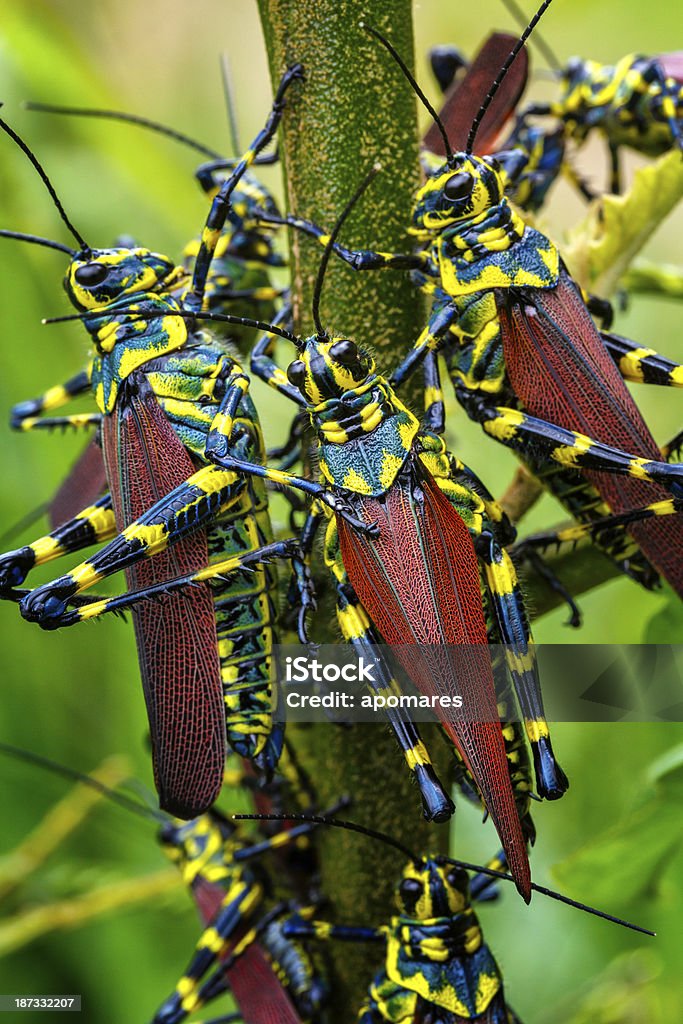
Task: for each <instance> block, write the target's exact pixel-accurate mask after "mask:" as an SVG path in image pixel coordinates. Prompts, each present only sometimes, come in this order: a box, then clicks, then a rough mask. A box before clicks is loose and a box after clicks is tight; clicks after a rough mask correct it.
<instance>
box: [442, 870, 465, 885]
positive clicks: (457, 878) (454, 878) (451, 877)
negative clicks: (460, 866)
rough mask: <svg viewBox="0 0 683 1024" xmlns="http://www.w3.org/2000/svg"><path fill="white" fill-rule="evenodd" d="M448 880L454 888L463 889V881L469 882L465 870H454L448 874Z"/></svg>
mask: <svg viewBox="0 0 683 1024" xmlns="http://www.w3.org/2000/svg"><path fill="white" fill-rule="evenodd" d="M446 881H447V882H448V884H449V885H452V886H453V888H454V889H461V888H462V886H463V883H465V884H466V883H467V874H466V873H465V872H464V871H458V870H452V871H449V872H448V874H447V875H446Z"/></svg>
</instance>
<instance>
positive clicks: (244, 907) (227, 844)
mask: <svg viewBox="0 0 683 1024" xmlns="http://www.w3.org/2000/svg"><path fill="white" fill-rule="evenodd" d="M0 753H3V754H6V755H8V756H10V757H12V758H15V759H20V760H24V761H27V762H28V763H29V764H32V765H36V766H37V767H40V768H42V769H44V770H47V771H49V772H52V773H54V774H58V775H61V776H63V777H66V778H68V779H73V780H75V781H78V782H81V783H83V784H84V785H86V786H88V787H90V788H92V789H94V790H96V791H97V792H98V793H100V794H102V795H103V796H106V797H107V798H108V799H110V800H111V801H113V802H114V803H116V804H117V805H118V806H120V807H123V808H124V809H125V810H127V811H129V812H131V813H134V814H136V815H138V816H139V817H143V818H145V819H146V820H147V821H150V820H152V821H156V822H157V823H160V825H161V827H160V830H159V834H158V841H159V844H160V846H161V848H162V849H163V851H164V853H165V854H166V856H167V857H168V858H169V859H170V860H171V861H172V862H173V863H174V864H175V865H176V867H177V868H178V870H179V872H180V874H181V876H182V880H183V882H184V884H185V886H186V887H187V889H188V891H189V892H190V894H191V896H192V899H193V900H194V902H195V904H196V906H197V910H198V912H199V915H200V918H201V921H202V926H203V931H202V934H201V936H200V938H199V940H198V942H197V946H196V952H195V955H194V956H193V957H192V959H191V962H190V964H189V966H188V968H187V970H186V972H185V974H184V975H183V977H182V979H181V981H180V982H179V983H178V986H177V987H176V991H175V992H174V994H173V995H172V996H171V997H169V999H167V1000H166V1001H165V1003H164V1006H163V1009H162V1010H160V1011H159V1013H158V1014H157V1015H156V1016H155V1022H156V1021H159V1022H161V1021H164V1022H170V1021H181V1020H184V1019H185V1017H186V1016H187V1015H188V1013H189V1012H190V1009H191V1008H199V1007H200V1006H202V1005H204V1004H205V1003H207V1002H209V1001H213V999H214V998H217V997H218V996H219V995H221V994H223V993H226V992H231V993H232V995H233V997H234V999H235V1001H236V1003H237V1005H238V1007H239V1009H240V1011H241V1016H240V1017H239V1018H236V1019H242V1017H243V1018H244V1020H245V1021H247V1022H248V1024H276V1022H277V1024H317V1022H318V1020H319V1014H320V1010H321V1007H322V1005H323V1004H324V1002H325V1000H326V998H327V986H326V983H325V982H324V980H323V978H322V977H321V975H320V973H319V971H318V969H317V967H316V965H315V964H314V962H313V960H312V959H311V957H310V956H309V954H308V953H307V951H306V950H305V949H304V948H303V947H302V945H301V943H299V942H298V941H297V940H296V939H293V938H289V937H287V936H285V935H284V933H283V928H284V920H285V918H286V916H287V915H288V914H290V913H296V914H297V915H303V917H304V919H305V918H307V917H308V916H310V914H311V913H312V908H311V907H308V906H307V905H306V904H304V903H301V902H298V901H296V900H292V901H290V902H291V906H290V904H288V903H283V902H276V901H275V900H274V898H273V896H272V889H273V885H272V882H271V879H270V877H269V875H268V874H267V873H266V872H265V870H264V869H262V868H261V869H260V870H259V869H257V868H256V867H255V866H254V861H255V860H256V861H260V859H261V857H263V856H264V855H267V854H270V853H274V852H275V853H276V852H279V851H284V850H286V849H288V848H291V847H293V846H296V845H297V844H298V843H299V842H301V840H302V838H304V837H306V836H308V835H309V834H310V833H311V832H312V831H313V830H315V829H316V828H317V824H316V823H314V822H313V823H312V822H307V823H304V824H303V825H301V824H299V825H294V826H291V825H290V827H289V828H285V829H282V828H281V829H280V830H279V831H276V832H275V833H273V834H272V835H271V836H270V837H269V838H267V839H263V840H260V839H258V838H257V839H256V840H255V839H254V837H253V836H250V835H249V834H247V833H246V832H245V831H244V829H243V827H242V826H239V825H237V824H236V823H235V822H234V821H231V820H230V819H228V818H226V817H225V816H224V815H223V814H221V813H220V812H219V811H218V810H216V809H215V808H214V809H212V810H211V811H210V812H209V813H207V814H204V815H201V816H200V817H198V818H196V819H195V820H193V821H188V822H184V821H180V820H178V819H174V818H171V817H169V816H167V815H164V814H159V813H155V812H154V811H152V810H151V809H150V808H149V807H148V806H147V805H146V804H143V803H140V802H139V801H138V800H136V799H133V798H132V797H130V796H128V795H127V794H126V793H124V792H120V791H118V790H112V789H111V788H110V787H109V786H107V785H106V784H104V783H103V782H101V781H100V780H99V779H97V778H95V777H93V776H90V775H84V774H83V773H82V772H79V771H77V770H75V769H72V768H69V767H67V766H66V765H61V764H57V763H56V762H53V761H51V760H49V759H48V758H44V757H42V756H40V755H37V754H33V753H31V752H30V751H26V750H22V749H20V748H17V747H13V746H9V745H7V744H4V743H3V744H0ZM290 791H291V792H292V793H294V792H295V790H294V789H293V788H292V787H290ZM347 804H348V801H346V800H341V801H339V802H338V803H337V804H336V805H335V809H336V810H338V809H339V808H341V807H344V806H347ZM333 813H334V812H333ZM235 952H237V953H238V954H239V956H238V957H236V956H234V955H233V954H234V953H235ZM215 964H217V967H216V971H215V973H214V974H213V975H212V977H211V981H210V986H209V987H208V988H207V990H206V991H205V992H203V995H202V996H201V997H200V995H199V988H200V982H201V979H202V977H203V976H204V975H205V974H206V973H207V972H208V971H209V970H210V968H211V967H212V966H214V965H215ZM221 1019H222V1018H221ZM228 1019H232V1018H228Z"/></svg>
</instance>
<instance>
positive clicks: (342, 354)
mask: <svg viewBox="0 0 683 1024" xmlns="http://www.w3.org/2000/svg"><path fill="white" fill-rule="evenodd" d="M330 356H331V357H332V359H334V361H335V362H336V363H341V364H342V366H351V365H352V364H355V363H358V362H359V360H360V355H359V352H358V349H357V348H356V345H355V344H354V342H353V341H336V342H335V343H334V345H332V347H331V348H330Z"/></svg>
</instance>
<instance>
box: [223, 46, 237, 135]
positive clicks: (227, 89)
mask: <svg viewBox="0 0 683 1024" xmlns="http://www.w3.org/2000/svg"><path fill="white" fill-rule="evenodd" d="M221 80H222V82H223V95H224V96H225V108H226V110H227V112H228V125H229V127H230V142H231V143H232V151H233V153H241V152H242V147H241V146H240V139H239V127H238V124H237V113H236V110H235V91H234V89H233V87H232V74H231V71H230V60H229V58H228V55H227V53H222V54H221Z"/></svg>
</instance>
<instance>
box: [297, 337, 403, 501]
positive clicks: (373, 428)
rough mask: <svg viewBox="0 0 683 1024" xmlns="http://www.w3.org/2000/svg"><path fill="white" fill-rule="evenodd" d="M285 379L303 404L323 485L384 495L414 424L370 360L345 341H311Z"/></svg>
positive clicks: (344, 339) (396, 469) (400, 460)
mask: <svg viewBox="0 0 683 1024" xmlns="http://www.w3.org/2000/svg"><path fill="white" fill-rule="evenodd" d="M287 375H288V377H289V380H290V382H291V383H292V384H294V385H295V386H296V387H298V388H299V390H300V391H301V394H302V395H303V397H304V398H305V399H306V402H307V405H308V412H309V415H310V417H311V423H312V425H313V427H314V429H315V430H316V431H317V434H318V440H319V445H320V448H319V455H320V470H321V473H322V475H323V477H324V478H325V480H326V481H327V482H328V483H329V484H331V485H332V486H336V487H343V488H344V489H345V490H348V491H352V492H355V493H356V494H365V495H375V496H377V495H380V494H384V493H385V492H386V491H387V490H388V489H389V487H390V486H391V485H392V483H393V482H394V480H395V479H396V475H397V473H398V472H399V470H400V469H401V467H402V466H403V464H404V462H405V460H406V458H407V457H408V455H409V453H410V451H411V448H412V445H413V441H414V439H415V436H416V434H417V432H418V430H419V423H418V421H417V419H416V418H415V417H414V416H413V414H412V413H411V412H410V411H409V410H408V409H406V407H405V406H404V405H403V404H402V403H401V402H400V401H399V400H398V398H397V397H396V395H395V393H394V391H393V389H392V388H391V386H390V385H389V383H388V382H387V381H386V380H385V378H384V377H382V376H380V375H379V374H378V373H376V372H375V363H374V360H373V359H372V358H371V357H370V356H368V355H367V354H365V353H363V352H362V351H361V350H360V349H359V348H358V347H357V346H356V344H355V342H353V341H351V340H350V339H348V338H342V337H339V336H327V335H319V336H318V335H314V336H313V337H311V338H307V339H306V341H305V342H304V344H303V347H302V349H301V352H300V354H299V358H298V359H296V360H295V361H294V362H293V363H292V364H291V365H290V367H289V369H288V371H287Z"/></svg>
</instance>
